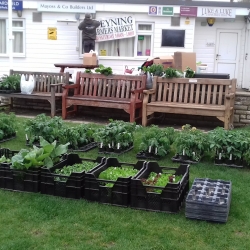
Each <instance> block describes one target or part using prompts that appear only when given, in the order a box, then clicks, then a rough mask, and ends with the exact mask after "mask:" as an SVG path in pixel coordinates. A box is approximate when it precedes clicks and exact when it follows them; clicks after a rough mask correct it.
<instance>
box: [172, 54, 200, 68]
mask: <svg viewBox="0 0 250 250" xmlns="http://www.w3.org/2000/svg"><path fill="white" fill-rule="evenodd" d="M174 67H175V69H178V70H181V71H185V70H186V69H187V67H189V68H191V69H192V70H194V71H195V70H196V53H195V52H174Z"/></svg>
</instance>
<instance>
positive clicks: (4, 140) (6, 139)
mask: <svg viewBox="0 0 250 250" xmlns="http://www.w3.org/2000/svg"><path fill="white" fill-rule="evenodd" d="M15 138H16V133H15V135H13V136H11V137H9V138H4V139H2V140H0V143H1V142H6V141H9V140H12V139H15Z"/></svg>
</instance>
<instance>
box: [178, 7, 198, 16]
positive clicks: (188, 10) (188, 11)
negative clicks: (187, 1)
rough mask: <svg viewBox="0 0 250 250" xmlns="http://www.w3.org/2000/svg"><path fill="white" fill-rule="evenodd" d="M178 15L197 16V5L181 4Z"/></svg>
mask: <svg viewBox="0 0 250 250" xmlns="http://www.w3.org/2000/svg"><path fill="white" fill-rule="evenodd" d="M180 16H186V17H197V7H189V6H181V7H180Z"/></svg>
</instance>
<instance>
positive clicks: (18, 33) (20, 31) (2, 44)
mask: <svg viewBox="0 0 250 250" xmlns="http://www.w3.org/2000/svg"><path fill="white" fill-rule="evenodd" d="M12 33H13V36H14V39H13V42H12V45H13V55H14V56H24V50H25V44H24V39H25V27H24V21H23V20H13V21H12ZM0 34H1V36H0V54H3V55H8V51H9V47H8V37H7V34H8V20H7V19H0Z"/></svg>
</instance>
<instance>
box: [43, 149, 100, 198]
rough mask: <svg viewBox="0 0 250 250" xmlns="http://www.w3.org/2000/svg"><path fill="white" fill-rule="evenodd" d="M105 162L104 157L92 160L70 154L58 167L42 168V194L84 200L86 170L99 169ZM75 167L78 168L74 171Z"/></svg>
mask: <svg viewBox="0 0 250 250" xmlns="http://www.w3.org/2000/svg"><path fill="white" fill-rule="evenodd" d="M104 162H105V158H102V157H98V158H97V159H96V160H92V159H84V158H80V157H79V155H78V154H69V155H67V156H66V158H65V159H64V160H63V161H61V162H60V163H59V164H57V165H56V166H54V167H52V168H45V167H43V168H42V172H41V193H42V194H48V195H54V196H61V197H65V198H71V199H80V198H83V197H84V182H85V174H86V171H85V170H84V169H86V168H87V167H89V166H91V169H92V168H93V169H94V168H98V167H100V166H101V165H103V164H104ZM80 165H81V168H80ZM87 165H88V166H87ZM92 166H93V167H92ZM74 167H77V168H75V170H74V169H73V168H74ZM79 170H80V171H79Z"/></svg>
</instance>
